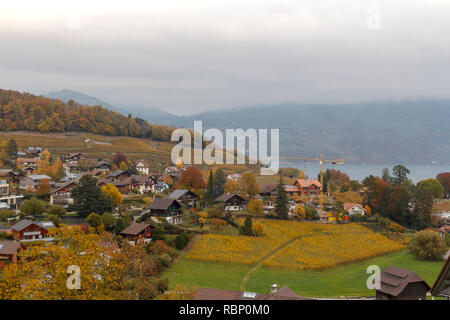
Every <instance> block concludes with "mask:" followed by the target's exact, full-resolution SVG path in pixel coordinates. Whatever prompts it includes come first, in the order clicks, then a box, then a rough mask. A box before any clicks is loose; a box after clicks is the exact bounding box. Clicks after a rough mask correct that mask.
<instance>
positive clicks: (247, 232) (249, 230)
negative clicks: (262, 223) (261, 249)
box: [239, 216, 253, 236]
mask: <svg viewBox="0 0 450 320" xmlns="http://www.w3.org/2000/svg"><path fill="white" fill-rule="evenodd" d="M239 234H240V235H243V236H252V235H253V223H252V217H251V216H248V217H247V218H245V221H244V225H243V226H241V227H240V228H239Z"/></svg>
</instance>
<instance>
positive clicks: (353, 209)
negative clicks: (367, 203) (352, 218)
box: [344, 202, 366, 216]
mask: <svg viewBox="0 0 450 320" xmlns="http://www.w3.org/2000/svg"><path fill="white" fill-rule="evenodd" d="M344 210H345V211H346V212H347V213H348V214H349V215H353V214H360V215H362V216H363V215H365V213H366V210H364V208H363V207H362V205H360V204H357V203H350V202H347V203H344Z"/></svg>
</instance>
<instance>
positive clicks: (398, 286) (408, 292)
mask: <svg viewBox="0 0 450 320" xmlns="http://www.w3.org/2000/svg"><path fill="white" fill-rule="evenodd" d="M428 290H430V287H429V286H428V284H427V283H426V282H425V281H424V280H423V279H422V278H421V277H419V276H418V275H417V274H415V273H414V272H412V271H410V270H407V269H402V268H397V267H394V266H389V267H387V268H386V269H384V270H383V271H382V272H381V275H380V288H379V289H377V290H376V299H377V300H425V298H426V295H427V292H428Z"/></svg>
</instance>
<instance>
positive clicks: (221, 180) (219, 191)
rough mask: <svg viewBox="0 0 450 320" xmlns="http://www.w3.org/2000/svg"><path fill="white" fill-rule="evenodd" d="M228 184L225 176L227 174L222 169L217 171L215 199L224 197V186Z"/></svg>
mask: <svg viewBox="0 0 450 320" xmlns="http://www.w3.org/2000/svg"><path fill="white" fill-rule="evenodd" d="M225 182H227V177H226V176H225V172H223V170H222V169H220V168H219V169H217V171H216V173H215V175H214V198H217V197H220V196H221V195H223V193H224V190H223V185H224V184H225Z"/></svg>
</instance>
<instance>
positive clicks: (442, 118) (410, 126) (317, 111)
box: [171, 101, 450, 164]
mask: <svg viewBox="0 0 450 320" xmlns="http://www.w3.org/2000/svg"><path fill="white" fill-rule="evenodd" d="M194 120H202V121H203V128H205V129H207V128H219V129H225V128H243V129H247V128H255V129H258V128H267V129H270V128H279V129H280V154H281V155H284V156H297V157H313V156H318V155H320V153H324V154H325V155H326V156H327V157H331V158H344V159H345V160H346V161H347V162H354V163H360V162H365V163H393V164H395V163H414V164H422V163H430V162H432V161H437V162H438V163H449V164H450V101H415V102H378V103H365V104H352V105H308V104H295V103H286V104H280V105H266V106H255V107H248V108H238V109H231V110H227V111H214V112H206V113H201V114H197V115H194V116H189V117H182V118H178V119H177V121H176V122H174V123H171V124H172V125H176V126H188V127H192V126H193V121H194Z"/></svg>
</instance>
